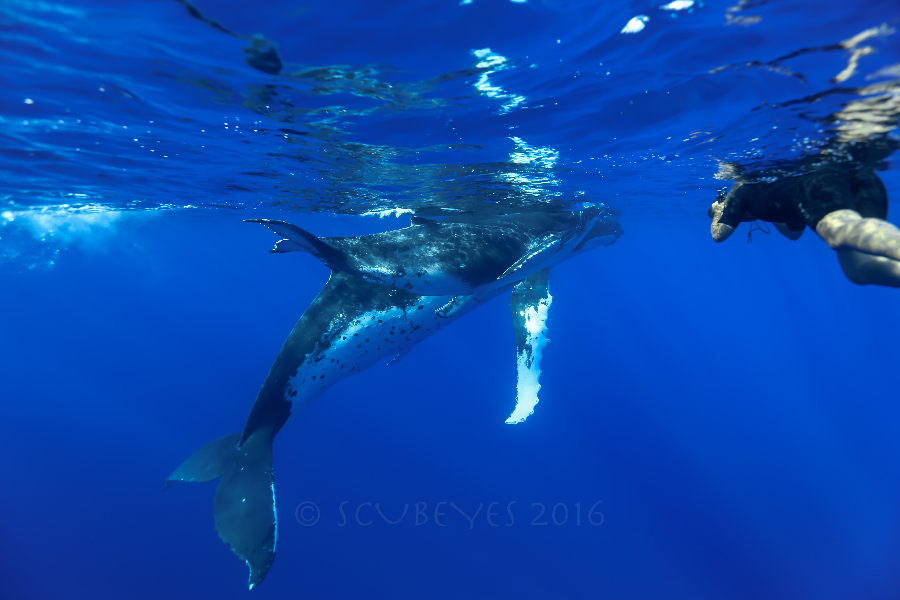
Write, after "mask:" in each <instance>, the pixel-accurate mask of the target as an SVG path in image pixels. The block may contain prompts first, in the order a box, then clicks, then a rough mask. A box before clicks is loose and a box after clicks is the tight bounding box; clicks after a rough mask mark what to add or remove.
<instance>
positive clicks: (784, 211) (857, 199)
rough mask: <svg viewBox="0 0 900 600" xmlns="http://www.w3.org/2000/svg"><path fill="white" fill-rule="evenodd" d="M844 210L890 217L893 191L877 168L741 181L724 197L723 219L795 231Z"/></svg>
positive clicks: (831, 169)
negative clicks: (770, 224) (779, 225)
mask: <svg viewBox="0 0 900 600" xmlns="http://www.w3.org/2000/svg"><path fill="white" fill-rule="evenodd" d="M841 209H849V210H854V211H856V212H857V213H859V214H860V216H862V217H863V218H867V217H874V218H877V219H887V211H888V198H887V190H885V187H884V184H883V183H882V182H881V179H879V178H878V176H877V175H876V174H875V172H874V171H873V170H872V169H871V168H865V167H864V168H862V169H856V168H854V167H853V166H851V165H829V166H828V167H825V168H823V169H821V170H817V171H813V172H811V173H806V174H803V175H798V176H795V177H783V178H781V179H778V180H777V181H774V182H772V183H742V184H738V185H736V186H735V187H733V188H732V189H731V191H730V192H729V193H728V195H727V196H726V197H725V198H724V207H723V209H722V216H721V217H720V218H719V223H723V224H725V225H730V226H731V227H737V226H738V225H739V224H740V223H742V222H746V221H755V220H757V219H759V220H761V221H769V222H773V223H784V224H786V225H787V227H788V229H790V230H791V231H800V230H802V229H803V228H804V226H806V225H809V226H810V227H811V228H812V229H813V230H815V229H816V225H818V223H819V221H820V220H821V219H822V218H823V217H824V216H825V215H827V214H829V213H831V212H834V211H836V210H841ZM712 216H713V215H712V209H710V217H712Z"/></svg>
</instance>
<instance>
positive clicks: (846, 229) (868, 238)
mask: <svg viewBox="0 0 900 600" xmlns="http://www.w3.org/2000/svg"><path fill="white" fill-rule="evenodd" d="M816 233H818V234H819V237H821V238H822V239H823V240H825V243H826V244H828V245H829V246H830V247H831V249H832V250H856V251H859V252H865V253H866V254H872V255H875V256H881V257H884V258H889V259H892V260H900V229H897V228H896V227H895V226H894V225H893V224H891V223H888V222H887V221H882V220H881V219H871V218H870V219H864V218H862V217H861V216H860V215H859V213H858V212H856V211H854V210H848V209H843V210H836V211H834V212H830V213H828V214H827V215H825V216H824V217H823V218H822V220H821V221H819V223H818V224H817V225H816Z"/></svg>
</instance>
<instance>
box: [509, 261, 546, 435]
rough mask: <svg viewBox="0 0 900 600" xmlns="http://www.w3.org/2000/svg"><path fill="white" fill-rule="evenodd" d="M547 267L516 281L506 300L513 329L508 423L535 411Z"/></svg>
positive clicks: (539, 375) (543, 325) (538, 387)
mask: <svg viewBox="0 0 900 600" xmlns="http://www.w3.org/2000/svg"><path fill="white" fill-rule="evenodd" d="M549 283H550V270H549V269H543V270H541V271H538V272H537V273H535V274H534V275H532V276H530V277H526V278H525V279H523V280H522V281H520V282H519V283H517V284H516V286H515V287H514V288H513V291H512V297H511V298H510V300H509V309H510V312H511V313H512V318H513V326H514V327H515V330H516V360H517V383H516V408H515V409H514V410H513V412H512V414H511V415H509V418H508V419H506V422H507V423H510V424H512V423H521V422H523V421H524V420H525V419H526V418H528V416H529V415H530V414H532V413H533V412H534V407H535V405H536V404H537V403H538V391H539V390H540V389H541V384H540V377H541V354H542V353H543V351H544V348H545V347H546V346H547V344H548V343H549V341H550V340H548V339H547V313H548V311H549V310H550V304H551V303H552V302H553V296H551V295H550V288H549Z"/></svg>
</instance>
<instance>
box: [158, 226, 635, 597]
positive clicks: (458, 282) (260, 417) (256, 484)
mask: <svg viewBox="0 0 900 600" xmlns="http://www.w3.org/2000/svg"><path fill="white" fill-rule="evenodd" d="M551 215H553V213H551ZM485 221H487V222H485ZM260 222H262V223H263V224H264V225H266V226H267V227H269V228H270V229H273V230H274V231H276V232H277V233H279V234H281V235H284V233H283V231H285V230H286V229H285V228H286V227H287V226H289V227H290V228H294V229H287V231H289V232H290V234H291V235H290V237H286V240H282V241H281V242H279V245H278V247H276V250H277V251H279V252H286V251H292V250H303V251H306V252H311V253H313V254H316V255H317V258H319V259H320V260H323V262H326V264H329V266H331V268H332V273H331V276H330V277H329V279H328V282H327V283H326V284H325V286H324V287H323V288H322V290H321V291H320V292H319V294H318V295H317V296H316V298H315V299H314V300H313V302H312V303H311V304H310V306H309V307H308V308H307V309H306V311H304V313H303V315H301V317H300V319H299V320H298V322H297V324H296V325H295V326H294V328H293V330H292V331H291V333H290V335H289V336H288V338H287V340H285V343H284V345H283V346H282V348H281V350H280V352H279V353H278V356H277V357H276V358H275V361H274V363H273V364H272V367H271V369H270V371H269V374H268V376H267V377H266V379H265V381H264V382H263V385H262V388H261V389H260V392H259V394H258V395H257V398H256V401H255V402H254V404H253V407H252V408H251V410H250V414H249V415H248V417H247V421H246V423H245V425H244V429H243V430H242V431H240V432H235V433H232V434H229V435H226V436H223V437H222V438H219V439H217V440H214V441H213V442H210V443H209V444H207V445H206V446H204V447H202V448H200V450H198V451H197V452H195V453H194V454H193V455H191V456H190V457H189V458H188V459H187V460H186V461H185V462H184V463H182V464H181V465H180V466H179V467H178V468H177V469H176V470H175V471H174V472H173V473H172V474H171V475H170V476H169V477H168V479H167V481H166V487H168V486H169V485H170V484H171V483H172V482H174V481H212V480H214V479H217V478H220V480H219V484H218V486H217V488H216V493H215V499H214V503H213V514H214V517H215V525H216V530H217V531H218V533H219V537H220V538H221V539H222V541H223V542H225V543H226V544H228V545H229V546H230V547H231V549H232V551H233V552H234V554H235V555H236V556H238V557H239V558H240V559H241V560H243V561H244V562H245V563H246V564H247V566H248V568H249V569H250V575H249V581H248V584H249V587H250V588H251V589H252V588H253V587H255V586H256V585H258V584H259V582H261V581H262V580H263V578H264V577H265V576H266V573H267V572H268V571H269V568H270V567H271V565H272V561H273V559H274V556H275V550H276V546H277V541H278V527H277V524H278V519H277V510H276V503H275V484H274V476H273V463H272V439H273V438H274V436H275V435H276V434H277V433H278V431H279V430H280V429H281V428H282V426H283V425H284V423H285V422H286V421H287V419H288V417H289V416H290V415H291V414H292V413H295V412H298V411H300V410H302V409H303V408H306V407H307V406H309V405H310V404H311V403H313V402H314V401H315V400H316V399H317V398H318V397H319V396H321V394H322V393H323V392H325V390H326V389H327V388H329V387H331V386H332V385H334V384H335V383H337V382H338V381H340V380H341V379H343V378H344V377H348V376H350V375H352V374H354V373H358V372H360V371H363V370H365V369H367V368H369V367H371V366H373V365H375V364H377V363H379V362H381V363H384V362H387V361H388V360H389V359H390V360H391V362H395V361H396V360H399V359H401V358H402V357H403V356H405V355H406V353H407V352H409V350H410V349H411V348H412V347H413V346H415V345H416V344H417V343H419V342H421V341H422V340H424V339H426V338H427V337H429V336H431V335H433V334H435V333H437V332H438V331H440V330H442V329H446V327H447V326H448V325H449V324H450V323H453V322H455V321H456V320H458V319H459V318H461V317H463V316H465V315H466V314H468V313H469V312H471V311H472V310H474V309H476V308H478V307H479V306H481V305H483V304H484V303H485V302H488V301H490V300H491V299H493V298H495V297H497V296H499V295H502V294H504V293H506V292H510V291H511V296H510V311H511V314H512V318H513V325H514V331H515V334H516V352H517V378H518V384H517V394H516V404H515V407H514V408H513V410H512V413H511V414H510V417H509V418H508V419H507V421H506V422H507V423H520V422H522V421H524V420H525V419H526V418H527V417H528V416H529V415H530V414H532V412H533V410H534V407H535V405H536V404H537V402H538V391H539V389H540V384H539V378H540V373H541V371H540V362H541V355H542V351H543V349H544V347H545V346H546V344H547V337H546V331H547V329H546V321H547V316H548V311H549V308H550V305H551V303H552V296H551V295H550V292H549V266H551V265H552V264H556V263H558V262H559V261H560V260H564V259H565V258H568V257H569V256H572V255H574V254H576V253H578V252H582V251H586V250H589V249H591V248H593V247H597V246H599V245H609V244H611V243H612V242H614V241H615V240H616V239H617V238H618V237H619V236H620V235H621V233H622V232H621V228H619V226H618V224H617V223H615V221H613V220H612V219H611V217H609V215H608V214H603V213H602V211H592V212H591V213H589V214H587V215H584V214H577V213H568V214H561V215H559V214H556V215H555V216H552V217H551V218H546V215H544V216H542V215H529V216H528V217H527V218H525V219H519V220H516V219H508V220H507V222H502V220H500V221H497V220H494V219H472V220H468V221H467V220H466V219H464V218H463V219H458V220H456V221H451V222H448V223H420V224H417V223H413V225H412V226H411V227H410V228H406V229H405V230H399V231H395V232H386V233H384V234H378V237H376V236H360V237H359V238H322V239H319V238H315V236H312V234H309V233H308V232H305V231H304V230H302V229H300V228H297V227H295V226H293V225H290V224H289V223H284V222H282V221H274V222H273V221H260ZM561 223H562V224H567V226H568V227H569V230H566V229H564V228H562V226H561V225H560V224H561ZM273 224H274V226H273ZM416 227H424V228H426V229H428V230H430V231H431V234H430V235H428V234H423V233H422V231H421V230H416V229H415V228H416ZM529 227H531V228H530V229H529ZM410 229H412V230H413V231H409V230H410ZM438 230H441V231H438ZM503 231H506V232H507V233H506V234H503ZM522 231H525V232H526V233H527V236H525V237H523V236H522ZM298 232H302V233H298ZM545 238H554V239H555V240H556V241H557V245H558V246H559V247H558V248H557V249H556V250H554V251H553V252H551V253H550V254H549V255H548V256H544V257H543V259H541V260H537V261H535V262H534V263H533V264H531V265H528V263H529V262H530V261H531V258H534V257H531V258H529V256H530V255H529V252H531V253H534V254H536V255H538V256H539V252H540V247H541V243H537V244H535V243H534V240H541V239H545ZM297 240H299V241H297ZM342 240H343V241H344V243H338V242H340V241H342ZM348 240H350V241H348ZM452 240H455V245H454V244H453V243H451V241H452ZM523 240H525V242H523ZM527 240H531V242H527ZM285 242H286V243H285ZM526 242H527V243H526ZM529 243H531V246H529V245H528V244H529ZM416 244H418V245H419V247H420V250H422V253H421V254H420V255H419V260H420V265H423V264H424V265H427V267H428V268H429V269H433V271H429V275H430V273H431V272H435V273H439V268H440V267H438V266H436V265H446V264H453V263H454V262H455V261H457V260H458V258H457V257H458V256H459V255H464V256H467V257H469V256H471V257H475V258H477V257H481V263H480V267H481V268H485V269H489V270H491V269H492V270H491V271H490V273H491V274H490V277H493V278H492V279H488V280H486V281H488V283H480V284H479V283H477V282H476V283H475V284H474V285H471V286H470V285H462V284H468V283H469V282H467V281H462V280H463V279H466V278H463V277H460V276H459V275H460V273H464V274H465V271H464V270H465V268H466V267H459V268H460V269H463V271H461V272H459V271H458V272H456V273H454V274H453V275H451V276H448V277H447V278H446V281H448V282H450V283H449V284H448V285H447V286H446V287H445V288H440V289H446V290H450V291H454V292H455V291H459V290H464V291H469V292H470V293H463V294H456V293H446V294H430V295H423V294H419V293H416V292H415V291H411V290H410V289H409V287H411V286H405V287H397V286H393V285H384V284H382V283H379V282H373V281H368V280H367V279H366V276H365V274H364V273H361V272H360V270H359V269H354V268H353V267H352V266H350V265H349V263H350V262H352V261H353V260H357V264H361V263H362V262H363V261H361V260H359V257H360V256H361V255H365V253H361V252H358V251H356V250H354V245H355V246H356V248H357V250H358V249H359V248H363V247H367V248H368V251H369V252H368V254H367V255H366V256H376V255H378V252H386V250H384V248H388V247H390V246H391V245H393V246H394V247H396V248H405V249H407V250H404V251H405V252H408V253H409V256H413V255H415V252H414V248H415V246H416ZM495 244H496V248H494V247H493V246H494V245H495ZM521 244H525V255H524V257H523V256H522V254H521V247H520V246H521ZM544 245H546V244H544ZM373 248H377V249H378V252H376V251H375V250H373ZM511 249H512V250H511ZM544 252H547V251H546V249H545V250H544ZM379 256H380V255H379ZM384 256H387V255H384ZM422 257H429V258H427V259H425V258H422ZM523 259H524V260H523ZM367 260H368V259H367ZM402 260H406V259H405V258H401V259H397V258H396V257H395V258H394V262H393V263H392V264H393V265H394V266H398V265H400V266H402V262H401V261H402ZM409 260H412V259H411V258H410V259H409ZM507 263H509V264H507ZM460 264H463V265H465V264H466V263H460ZM517 264H518V265H523V264H524V265H528V268H515V265H517ZM342 267H343V268H342ZM501 267H502V269H503V270H502V271H501V273H500V275H501V276H500V277H499V278H498V277H496V276H494V275H495V272H496V271H497V270H498V269H500V268H501ZM538 267H539V268H538ZM510 269H511V270H510ZM507 272H508V273H507ZM503 273H507V275H506V276H502V275H503ZM407 283H409V281H408V280H407ZM425 285H430V284H425ZM412 287H415V286H412ZM426 289H432V288H426ZM163 489H165V488H163Z"/></svg>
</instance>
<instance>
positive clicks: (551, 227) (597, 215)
mask: <svg viewBox="0 0 900 600" xmlns="http://www.w3.org/2000/svg"><path fill="white" fill-rule="evenodd" d="M248 221H249V222H252V223H262V224H263V225H265V226H266V227H268V228H269V229H271V230H272V231H274V232H275V233H277V234H279V235H281V236H283V237H284V238H285V239H282V240H280V241H279V242H278V243H276V244H275V248H273V249H272V250H271V252H290V251H293V250H304V251H306V252H309V253H310V254H312V255H313V256H315V257H316V258H318V259H319V260H321V261H322V262H323V263H325V264H326V265H328V266H329V267H331V268H332V269H334V270H337V271H342V272H345V273H350V274H352V275H355V276H356V277H358V278H360V279H362V280H363V281H368V282H370V283H380V284H383V285H390V286H394V287H398V288H403V289H405V290H409V291H410V292H413V293H415V294H419V295H422V296H444V295H448V294H451V295H454V296H458V295H465V296H468V295H472V294H478V293H483V292H487V291H489V290H492V289H495V288H498V287H502V286H503V285H505V284H506V283H508V282H511V281H512V282H515V281H519V280H521V279H524V278H525V277H528V276H529V275H533V274H534V273H537V272H538V271H540V270H542V269H544V268H549V267H552V266H553V265H555V264H558V263H559V262H561V261H563V260H565V259H566V258H568V257H569V256H570V255H571V254H572V253H581V252H584V251H586V250H590V249H592V248H596V247H598V246H601V245H608V244H611V243H612V242H614V241H615V239H616V237H617V232H618V231H619V229H618V227H619V225H618V223H616V222H615V221H614V220H613V218H612V217H611V216H610V214H609V212H608V211H606V210H605V209H604V208H603V207H600V206H591V207H588V208H586V209H585V210H581V211H558V212H527V213H521V214H517V215H511V216H501V215H494V216H472V215H459V216H451V217H447V218H444V219H441V220H440V221H437V220H433V219H427V218H423V217H413V218H412V220H411V224H410V226H409V227H407V228H405V229H400V230H396V231H388V232H385V233H377V234H374V235H364V236H356V237H339V238H317V237H316V236H314V235H312V234H311V233H309V232H307V231H304V230H303V229H300V228H299V227H297V226H295V225H291V224H290V223H285V222H284V221H274V220H269V219H249V220H248Z"/></svg>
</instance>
